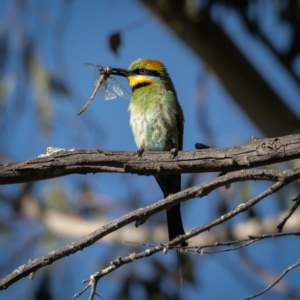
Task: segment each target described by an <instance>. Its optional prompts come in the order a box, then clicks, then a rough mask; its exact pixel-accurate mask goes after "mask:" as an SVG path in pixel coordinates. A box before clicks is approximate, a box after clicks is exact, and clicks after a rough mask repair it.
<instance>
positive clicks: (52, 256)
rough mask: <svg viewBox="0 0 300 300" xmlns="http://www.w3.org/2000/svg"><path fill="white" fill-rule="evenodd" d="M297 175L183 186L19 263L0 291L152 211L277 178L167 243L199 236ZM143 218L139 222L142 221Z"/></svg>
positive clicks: (255, 173) (267, 173)
mask: <svg viewBox="0 0 300 300" xmlns="http://www.w3.org/2000/svg"><path fill="white" fill-rule="evenodd" d="M299 178H300V167H295V168H293V169H291V170H286V171H278V170H241V171H236V172H233V173H229V174H226V175H223V176H219V177H216V178H214V179H212V180H209V181H207V182H205V183H202V184H200V185H198V186H195V187H192V188H189V189H186V190H184V191H181V192H178V193H176V194H173V195H170V196H168V197H167V198H165V199H162V200H160V201H158V202H156V203H154V204H151V205H148V206H146V207H144V208H140V209H137V210H135V211H133V212H130V213H128V214H126V215H124V216H122V217H120V218H119V219H115V220H113V221H111V222H109V223H108V224H106V225H104V226H102V227H101V228H99V229H98V230H96V231H94V232H92V233H91V234H89V235H88V236H86V237H84V238H82V239H80V240H78V241H75V242H73V243H71V244H69V245H66V246H64V247H62V248H60V249H57V250H55V251H52V252H50V253H48V254H46V255H44V256H42V257H39V258H36V259H33V260H30V261H29V262H28V263H27V264H25V265H22V266H20V267H19V268H18V269H16V270H15V271H13V272H12V273H11V274H9V275H8V276H6V277H5V278H3V279H1V280H0V290H2V289H6V288H8V287H9V286H10V285H11V284H13V283H14V282H16V281H18V280H19V279H21V278H23V277H25V276H28V275H29V274H30V273H32V272H35V271H36V270H38V269H40V268H42V267H44V266H46V265H50V264H52V263H53V262H55V261H57V260H59V259H61V258H63V257H65V256H68V255H70V254H74V253H76V252H77V251H79V250H82V249H84V248H85V247H88V246H90V245H92V244H94V243H95V242H96V241H98V240H100V239H101V238H103V237H104V236H106V235H108V234H109V233H111V232H113V231H116V230H118V229H119V228H121V227H124V226H125V225H127V224H129V223H132V222H136V223H139V224H141V223H143V222H144V221H145V220H146V219H148V218H149V217H150V216H152V215H153V214H155V213H158V212H160V211H163V210H166V209H168V208H170V207H172V206H174V205H176V204H178V203H180V202H183V201H187V200H189V199H192V198H195V197H199V198H201V197H203V196H206V195H207V194H209V193H210V192H212V191H213V190H215V189H217V188H218V187H221V186H225V185H228V184H231V183H233V182H236V181H246V180H266V181H276V183H275V184H274V185H272V186H271V187H270V188H269V189H267V190H266V191H265V192H263V193H262V194H260V195H259V196H257V197H255V198H253V199H252V200H250V201H248V202H247V203H245V204H243V205H239V206H238V207H237V208H236V209H235V210H233V211H231V212H230V213H228V214H226V215H224V216H222V217H220V218H218V219H216V220H215V221H213V222H211V223H209V224H207V225H204V226H202V227H200V228H197V229H194V230H192V231H191V232H189V233H187V234H186V235H185V236H182V237H178V238H176V239H174V240H173V241H171V242H170V243H169V244H168V245H169V246H170V247H173V246H176V245H178V244H180V243H181V242H182V241H184V240H188V239H190V238H191V237H193V236H196V235H198V234H199V233H201V232H203V231H206V230H209V229H210V228H211V227H213V226H216V225H218V224H221V223H223V222H225V221H226V220H228V219H230V218H232V217H233V216H235V215H236V214H238V213H240V212H242V211H245V210H247V209H248V208H249V207H250V206H253V205H254V204H256V203H257V202H258V201H260V200H261V199H263V198H264V197H266V196H267V195H270V194H272V193H274V192H276V191H277V190H279V189H280V188H282V187H283V186H285V185H287V184H289V183H290V182H292V181H294V180H296V179H299ZM141 220H142V221H141Z"/></svg>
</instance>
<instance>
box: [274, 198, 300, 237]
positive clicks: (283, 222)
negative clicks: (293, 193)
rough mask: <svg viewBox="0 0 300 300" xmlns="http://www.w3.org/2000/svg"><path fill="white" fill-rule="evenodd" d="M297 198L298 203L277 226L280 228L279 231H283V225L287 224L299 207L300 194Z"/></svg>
mask: <svg viewBox="0 0 300 300" xmlns="http://www.w3.org/2000/svg"><path fill="white" fill-rule="evenodd" d="M295 200H296V203H295V204H294V205H293V207H292V208H291V209H290V211H289V212H288V213H287V214H286V215H285V217H284V218H283V220H282V221H281V222H280V223H279V224H278V226H277V227H276V228H277V229H278V232H282V229H283V226H284V225H285V223H286V221H287V220H288V219H289V218H290V217H291V215H292V214H293V213H294V212H295V210H296V209H297V208H298V206H299V204H300V194H299V195H298V196H297V197H296V198H295Z"/></svg>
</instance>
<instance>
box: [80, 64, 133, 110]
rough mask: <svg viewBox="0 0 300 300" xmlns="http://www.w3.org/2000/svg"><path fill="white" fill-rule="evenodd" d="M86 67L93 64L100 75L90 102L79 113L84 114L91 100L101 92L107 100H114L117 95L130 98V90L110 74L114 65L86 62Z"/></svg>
mask: <svg viewBox="0 0 300 300" xmlns="http://www.w3.org/2000/svg"><path fill="white" fill-rule="evenodd" d="M83 65H84V66H85V67H89V66H92V67H94V68H96V69H98V70H99V73H100V75H99V77H98V79H97V80H95V90H94V92H93V94H92V96H91V98H90V99H89V100H88V102H87V103H86V104H85V105H84V106H83V107H82V109H81V110H80V111H79V113H78V114H77V115H80V114H82V113H83V112H84V111H85V110H86V109H87V108H88V106H89V105H90V104H91V102H92V101H93V100H94V98H95V96H96V94H99V95H101V96H103V97H104V99H105V100H112V99H115V98H117V97H122V98H124V99H126V100H130V98H131V93H130V92H128V91H127V90H126V89H125V88H124V87H123V86H122V85H121V84H120V83H119V82H118V80H117V79H115V78H114V77H111V76H110V74H111V73H112V72H113V68H112V67H109V66H108V67H103V66H102V65H100V64H91V63H84V64H83Z"/></svg>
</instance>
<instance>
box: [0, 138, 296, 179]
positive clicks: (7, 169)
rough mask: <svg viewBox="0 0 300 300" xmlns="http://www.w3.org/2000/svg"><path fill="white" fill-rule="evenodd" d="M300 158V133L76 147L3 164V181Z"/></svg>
mask: <svg viewBox="0 0 300 300" xmlns="http://www.w3.org/2000/svg"><path fill="white" fill-rule="evenodd" d="M296 158H300V134H295V135H288V136H283V137H279V138H268V139H262V140H257V141H254V142H252V143H250V144H247V145H244V146H237V147H232V148H218V149H217V148H210V149H205V150H196V151H179V153H178V156H177V157H175V158H174V159H173V158H170V154H169V153H168V152H154V151H151V152H150V151H145V152H144V153H143V155H142V157H139V156H138V155H136V152H126V151H100V150H74V151H68V150H66V151H59V152H55V153H52V154H50V155H47V156H44V157H39V158H33V159H29V160H25V161H21V162H16V163H15V162H14V163H4V164H2V165H0V184H12V183H23V182H32V181H37V180H44V179H49V178H55V177H60V176H66V175H70V174H87V173H93V174H94V173H99V172H119V173H133V174H140V175H154V174H170V173H203V172H221V171H222V172H229V171H236V170H241V169H245V168H253V167H259V166H262V165H268V164H273V163H278V162H283V161H289V160H292V159H296Z"/></svg>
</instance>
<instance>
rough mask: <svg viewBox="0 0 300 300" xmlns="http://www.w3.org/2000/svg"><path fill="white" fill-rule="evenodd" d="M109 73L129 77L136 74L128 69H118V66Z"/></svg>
mask: <svg viewBox="0 0 300 300" xmlns="http://www.w3.org/2000/svg"><path fill="white" fill-rule="evenodd" d="M111 74H112V75H118V76H123V77H130V76H133V75H136V74H135V73H134V72H132V71H130V70H126V69H119V68H113V69H112V72H111Z"/></svg>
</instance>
